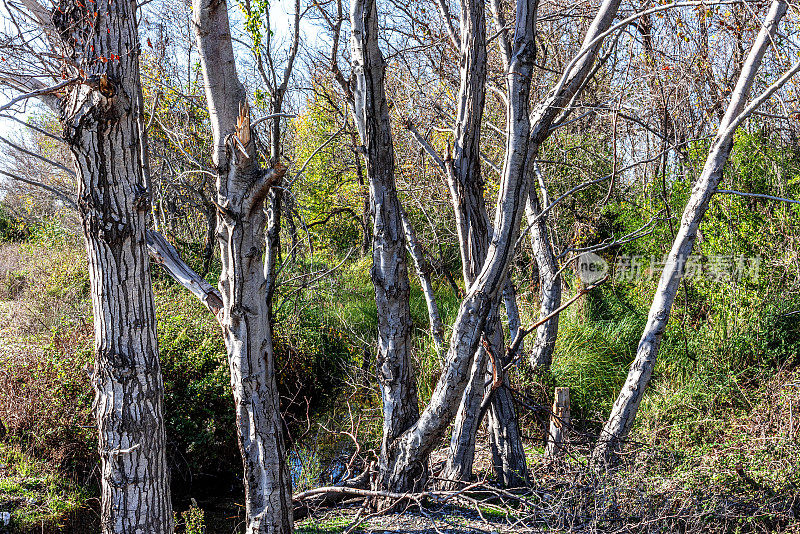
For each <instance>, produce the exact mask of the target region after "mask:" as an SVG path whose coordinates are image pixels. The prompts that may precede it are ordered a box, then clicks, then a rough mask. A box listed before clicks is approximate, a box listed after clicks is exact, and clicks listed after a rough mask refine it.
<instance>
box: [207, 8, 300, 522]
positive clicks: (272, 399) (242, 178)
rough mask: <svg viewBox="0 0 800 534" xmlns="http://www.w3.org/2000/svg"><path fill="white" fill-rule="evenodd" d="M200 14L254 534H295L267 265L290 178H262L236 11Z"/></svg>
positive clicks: (229, 335)
mask: <svg viewBox="0 0 800 534" xmlns="http://www.w3.org/2000/svg"><path fill="white" fill-rule="evenodd" d="M192 10H193V23H194V27H195V35H196V38H197V43H198V49H199V52H200V58H201V62H202V67H203V78H204V81H205V91H206V99H207V101H208V109H209V115H210V119H211V127H212V132H213V134H214V152H213V161H214V164H215V165H216V168H217V195H216V204H217V206H218V214H217V241H218V242H219V245H220V251H221V262H222V273H221V274H220V280H219V291H220V293H221V295H222V304H223V306H222V311H221V313H219V314H218V316H217V318H218V320H219V322H220V325H221V326H222V331H223V336H224V339H225V346H226V348H227V351H228V362H229V365H230V370H231V388H232V389H233V398H234V403H235V408H236V431H237V437H238V441H239V449H240V451H241V453H242V460H243V464H244V487H245V512H246V531H247V533H248V534H254V533H289V532H292V529H293V521H292V491H291V479H290V477H289V470H288V466H287V464H286V458H285V445H284V439H283V422H282V420H281V416H280V406H279V398H278V389H277V385H276V382H275V361H274V358H275V355H274V351H273V344H272V325H271V323H270V313H269V305H268V299H267V293H266V292H267V280H266V277H265V270H264V260H263V258H264V250H265V242H264V227H265V224H266V216H265V213H264V200H265V199H266V198H267V196H268V195H269V192H270V189H271V186H272V185H273V184H274V183H276V182H277V181H279V180H280V179H281V177H282V175H283V172H284V169H283V168H281V167H279V166H276V167H275V168H272V169H262V168H261V167H260V166H259V164H258V162H257V161H256V158H257V155H256V150H255V142H254V140H253V139H252V132H251V128H250V114H249V110H248V106H247V99H246V95H245V91H244V87H243V86H242V84H241V82H240V81H239V78H238V75H237V73H236V65H235V60H234V54H233V46H232V44H231V35H230V26H229V21H228V13H227V5H226V3H225V2H224V1H216V0H194V2H193V5H192Z"/></svg>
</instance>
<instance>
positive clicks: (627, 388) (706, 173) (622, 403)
mask: <svg viewBox="0 0 800 534" xmlns="http://www.w3.org/2000/svg"><path fill="white" fill-rule="evenodd" d="M786 7H787V5H786V2H785V1H784V0H775V1H773V3H772V5H771V6H770V10H769V13H768V14H767V17H766V19H765V20H764V24H763V26H762V27H761V31H760V32H759V34H758V36H757V37H756V40H755V42H754V44H753V47H752V48H751V50H750V54H749V56H748V57H747V60H746V61H745V63H744V65H743V66H742V71H741V74H740V75H739V80H738V82H737V83H736V88H735V89H734V90H733V93H732V94H731V101H730V103H729V104H728V108H727V111H726V112H725V116H724V117H723V119H722V121H721V122H720V126H719V130H718V131H717V135H716V137H715V138H714V142H713V143H712V145H711V149H710V150H709V152H708V157H707V158H706V162H705V165H704V167H703V172H702V174H701V175H700V178H699V179H698V180H697V183H696V184H695V185H694V187H693V188H692V194H691V196H690V197H689V202H688V203H687V205H686V209H684V211H683V216H682V218H681V226H680V228H679V229H678V233H677V235H676V236H675V240H674V241H673V244H672V249H671V250H670V252H669V255H668V256H667V261H666V263H665V265H664V271H663V272H662V274H661V279H660V280H659V282H658V288H657V289H656V294H655V297H654V298H653V303H652V304H651V306H650V313H649V314H648V317H647V324H646V325H645V328H644V332H643V333H642V338H641V340H640V341H639V348H638V350H637V352H636V359H634V361H633V364H632V365H631V368H630V371H629V372H628V378H627V379H626V381H625V385H624V386H623V387H622V391H620V393H619V396H618V397H617V400H616V402H614V406H613V407H612V408H611V415H610V416H609V419H608V422H606V424H605V426H604V427H603V432H602V434H601V435H600V441H599V442H598V445H597V447H596V448H595V450H594V453H593V460H594V462H595V463H596V464H597V465H601V466H602V465H608V464H610V463H611V462H613V461H614V460H615V459H616V457H617V454H618V452H619V451H620V449H621V447H622V445H623V442H624V440H625V438H627V436H628V434H629V432H630V430H631V428H632V427H633V422H634V420H635V418H636V412H637V411H638V409H639V403H640V402H641V401H642V397H643V395H644V390H645V387H646V386H647V383H648V382H649V381H650V376H651V375H652V373H653V367H654V366H655V363H656V356H657V355H658V347H659V345H660V343H661V337H662V335H663V334H664V329H665V328H666V326H667V321H668V320H669V315H670V310H671V309H672V303H673V302H674V300H675V295H676V294H677V292H678V289H679V286H680V282H681V279H682V278H683V273H684V268H685V266H686V260H687V259H688V257H689V255H690V254H691V252H692V247H693V245H694V240H695V238H696V237H697V231H698V228H699V227H700V223H701V222H702V220H703V216H704V215H705V213H706V211H707V210H708V203H709V202H710V201H711V197H712V196H713V195H714V191H715V190H716V188H717V185H718V184H719V182H720V180H721V179H722V170H723V168H724V167H725V163H726V161H727V160H728V156H729V155H730V151H731V148H732V147H733V133H734V131H735V128H733V127H732V125H733V124H734V123H735V122H736V121H738V120H739V119H740V116H741V115H742V112H743V110H744V109H745V105H746V103H747V96H748V94H749V93H750V88H751V87H752V85H753V82H754V81H755V79H756V75H757V74H758V70H759V67H760V66H761V60H762V59H763V57H764V54H765V53H766V51H767V49H768V48H769V47H770V45H771V43H772V42H773V38H774V36H775V33H776V32H777V29H778V23H779V22H780V20H781V18H783V15H784V14H785V13H786Z"/></svg>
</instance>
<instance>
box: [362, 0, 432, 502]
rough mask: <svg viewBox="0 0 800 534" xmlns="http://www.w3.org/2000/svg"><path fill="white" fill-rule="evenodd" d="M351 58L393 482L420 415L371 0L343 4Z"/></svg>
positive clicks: (415, 483)
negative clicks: (400, 444)
mask: <svg viewBox="0 0 800 534" xmlns="http://www.w3.org/2000/svg"><path fill="white" fill-rule="evenodd" d="M350 23H351V28H352V29H351V36H350V45H351V52H352V62H353V69H352V70H353V74H352V76H353V80H354V89H353V97H354V99H353V115H354V119H355V122H356V126H357V129H358V133H359V136H360V138H361V142H362V144H363V152H364V156H365V160H366V165H367V179H368V181H369V190H370V207H371V210H372V219H373V233H372V240H373V243H372V270H371V275H372V281H373V284H374V286H375V302H376V305H377V309H378V367H377V368H378V381H379V383H380V386H381V396H382V400H383V440H382V442H381V455H380V462H379V463H380V473H379V476H378V479H379V480H378V481H377V484H378V487H395V482H394V480H392V479H391V473H393V472H394V469H395V467H394V464H395V463H396V459H397V450H396V449H397V438H398V437H399V436H401V435H402V434H403V433H404V432H406V431H407V430H408V429H409V428H410V427H411V426H412V425H413V424H414V423H415V422H416V421H417V419H418V417H419V406H418V400H417V388H416V381H415V379H414V375H413V369H412V367H411V337H410V335H411V310H410V308H409V281H408V267H407V265H406V250H405V247H406V243H405V235H404V230H403V223H402V214H401V208H400V202H399V200H398V198H397V191H396V189H395V177H394V170H395V169H394V147H393V146H392V130H391V120H390V118H389V107H388V103H387V101H386V94H385V89H384V70H385V63H384V60H383V55H382V54H381V51H380V48H379V47H378V14H377V9H376V6H375V0H353V2H352V3H351V6H350ZM402 478H403V480H402V482H401V485H402V487H403V488H405V490H419V489H421V488H422V487H423V486H424V484H425V482H426V480H427V465H426V463H423V462H419V463H415V464H414V466H413V467H411V468H410V469H408V470H405V471H404V473H403V477H402Z"/></svg>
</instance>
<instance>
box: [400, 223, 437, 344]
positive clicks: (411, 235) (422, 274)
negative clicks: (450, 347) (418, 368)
mask: <svg viewBox="0 0 800 534" xmlns="http://www.w3.org/2000/svg"><path fill="white" fill-rule="evenodd" d="M400 216H401V217H402V221H403V230H404V231H405V235H406V248H407V249H408V254H409V255H410V256H411V260H412V261H413V262H414V269H415V270H416V271H417V278H419V285H420V287H421V288H422V294H423V295H424V296H425V305H426V306H427V308H428V327H429V328H430V331H431V339H433V344H434V346H435V348H436V354H437V355H439V356H441V354H442V351H443V350H444V327H443V326H442V316H441V315H440V314H439V305H438V304H437V303H436V294H435V293H434V291H433V284H432V283H431V271H432V268H431V264H430V262H429V261H428V260H427V259H426V258H425V255H424V253H423V252H422V247H421V246H420V245H419V243H418V242H417V236H416V233H415V232H414V227H413V226H412V225H411V221H410V220H409V219H408V214H407V213H406V212H405V210H403V209H402V207H401V208H400Z"/></svg>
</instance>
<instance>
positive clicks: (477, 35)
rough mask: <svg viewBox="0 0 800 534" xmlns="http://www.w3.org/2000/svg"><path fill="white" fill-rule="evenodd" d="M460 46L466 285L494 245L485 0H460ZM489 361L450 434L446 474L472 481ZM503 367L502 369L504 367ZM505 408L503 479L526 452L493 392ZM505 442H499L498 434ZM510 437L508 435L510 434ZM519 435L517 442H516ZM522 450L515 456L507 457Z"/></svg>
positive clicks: (497, 335) (453, 177) (501, 416)
mask: <svg viewBox="0 0 800 534" xmlns="http://www.w3.org/2000/svg"><path fill="white" fill-rule="evenodd" d="M455 42H456V44H460V46H461V57H462V63H461V87H460V90H459V96H458V118H457V121H456V141H455V144H454V157H453V160H452V162H450V161H446V162H445V166H446V169H447V173H448V178H449V179H448V183H449V185H450V195H451V198H452V201H453V206H454V208H455V215H456V228H457V229H458V237H459V245H460V250H461V264H462V271H463V278H464V285H465V287H469V286H470V285H471V284H472V283H473V282H474V281H475V278H476V277H477V275H478V273H479V272H480V269H481V267H482V266H483V263H484V261H485V260H486V254H487V251H488V248H489V237H490V225H489V216H488V214H487V212H486V204H485V201H484V187H483V179H482V176H481V166H480V127H481V119H482V116H483V107H484V102H485V100H486V21H485V16H484V2H482V1H477V0H464V1H462V3H461V33H460V38H458V39H455ZM498 301H499V299H495V300H493V301H492V308H493V309H492V311H491V312H490V314H489V320H488V322H487V325H486V330H487V332H486V333H487V339H489V344H490V348H491V350H492V353H493V354H503V353H504V352H505V351H504V348H503V330H502V325H501V322H500V317H499V314H498V313H497V306H498ZM486 369H487V361H486V353H485V350H484V348H483V347H479V348H478V351H477V353H476V355H475V359H474V362H473V365H472V369H471V373H470V382H469V384H468V385H467V387H466V389H465V391H464V396H463V398H462V400H461V404H460V406H459V409H458V412H457V414H456V419H455V421H454V423H453V432H452V436H451V439H450V454H449V456H448V459H447V464H446V465H445V469H444V472H443V478H447V479H451V480H469V479H470V478H471V477H472V466H473V461H474V456H475V439H476V435H477V432H478V426H479V424H480V413H479V411H480V410H479V407H480V405H481V403H482V401H483V397H484V380H485V376H486ZM498 372H501V373H502V370H499V371H498ZM502 402H505V403H504V406H503V407H497V406H496V407H495V409H493V410H490V415H489V420H488V423H489V426H490V439H491V440H492V452H493V454H492V457H493V464H494V466H495V468H496V470H497V471H498V472H499V473H500V474H501V476H500V478H501V479H502V480H505V479H512V478H515V476H514V475H513V474H511V473H505V472H504V466H506V465H509V464H513V465H514V469H515V470H516V471H520V470H522V471H524V476H525V477H527V469H526V468H525V455H524V450H523V449H522V443H521V441H520V440H519V432H518V429H517V422H516V412H515V410H514V405H513V402H510V398H508V396H507V392H504V393H503V394H501V395H500V398H498V397H497V396H494V397H493V398H492V403H493V404H495V403H502ZM498 437H499V438H501V442H496V441H495V440H496V439H497V438H498ZM506 438H507V439H506ZM514 440H517V441H518V442H519V443H518V445H516V446H511V441H514ZM519 451H522V455H521V456H520V457H517V458H515V459H513V460H509V458H508V456H509V455H511V454H514V453H515V452H519Z"/></svg>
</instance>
